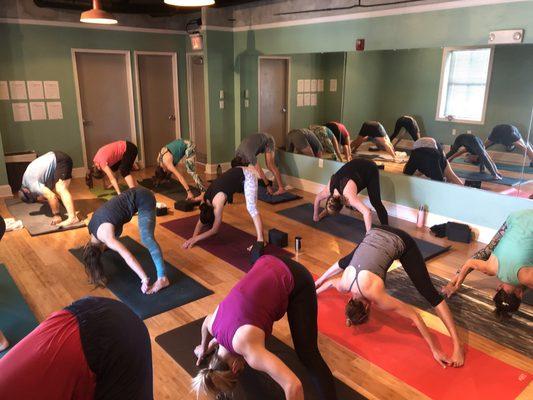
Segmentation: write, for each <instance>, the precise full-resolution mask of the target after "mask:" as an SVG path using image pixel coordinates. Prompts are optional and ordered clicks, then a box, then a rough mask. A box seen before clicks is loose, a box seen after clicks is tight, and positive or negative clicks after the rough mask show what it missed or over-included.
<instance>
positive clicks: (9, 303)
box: [0, 264, 39, 358]
mask: <svg viewBox="0 0 533 400" xmlns="http://www.w3.org/2000/svg"><path fill="white" fill-rule="evenodd" d="M37 325H39V323H38V322H37V319H36V318H35V316H34V315H33V313H32V312H31V310H30V308H29V307H28V304H27V303H26V301H25V300H24V297H22V294H21V293H20V291H19V289H18V288H17V285H16V284H15V282H14V281H13V278H11V275H9V272H8V270H7V268H6V267H5V265H3V264H0V330H2V332H3V333H4V335H5V336H6V338H7V340H8V341H9V344H10V346H9V347H8V348H7V349H6V350H4V351H2V352H0V358H2V357H3V356H4V355H5V354H6V353H7V352H8V351H9V349H11V348H12V347H13V346H14V345H15V344H17V343H18V342H20V341H21V340H22V339H23V338H24V337H25V336H26V335H27V334H28V333H30V332H31V331H32V330H34V329H35V328H36V327H37Z"/></svg>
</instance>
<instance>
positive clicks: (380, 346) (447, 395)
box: [318, 290, 532, 400]
mask: <svg viewBox="0 0 533 400" xmlns="http://www.w3.org/2000/svg"><path fill="white" fill-rule="evenodd" d="M347 299H348V298H347V297H346V296H345V295H341V294H340V293H338V292H337V291H335V290H328V291H327V292H324V293H322V294H320V296H319V297H318V328H319V331H320V332H321V333H322V334H324V335H326V336H328V337H329V338H331V339H332V340H334V341H335V342H337V343H339V344H340V345H342V346H345V347H346V348H347V349H349V350H351V351H352V352H354V353H355V354H356V355H357V356H358V357H362V358H364V359H366V360H368V361H369V362H371V363H372V364H375V365H377V366H378V367H380V368H382V369H384V370H385V371H387V372H388V373H390V374H391V375H394V376H395V377H396V378H398V379H400V380H401V381H403V382H405V383H407V384H408V385H410V386H412V387H413V388H415V389H417V390H419V391H420V392H422V393H423V394H425V395H426V396H428V397H429V398H431V399H434V400H445V399H499V400H504V399H514V398H516V396H518V395H519V394H520V392H522V391H523V390H524V389H525V388H526V387H527V385H528V384H529V382H530V381H531V380H532V376H531V375H530V374H528V373H527V372H526V371H523V370H520V369H518V368H515V367H513V366H511V365H508V364H506V363H504V362H502V361H500V360H497V359H496V358H493V357H491V356H490V355H488V354H485V353H483V352H481V351H479V350H477V349H475V348H473V347H471V346H468V345H466V346H465V350H466V353H465V354H466V356H465V364H464V366H463V367H461V368H445V369H444V368H442V367H441V366H440V365H439V364H438V363H437V362H436V361H435V360H434V359H433V356H432V354H431V352H430V351H429V349H428V346H427V344H426V342H425V340H424V339H423V338H422V336H420V334H419V332H418V330H417V329H416V327H415V326H414V325H413V324H412V323H411V322H410V321H409V320H407V319H405V318H403V317H401V316H400V315H398V314H396V313H394V312H387V313H385V312H382V311H380V310H379V309H377V307H373V308H372V311H371V312H370V320H369V321H368V322H367V323H365V324H362V325H359V326H352V327H350V328H348V327H346V325H345V317H344V307H345V305H346V302H347ZM430 333H431V334H432V335H433V337H434V338H435V339H437V340H438V342H439V343H440V347H441V349H443V350H444V351H445V352H446V354H450V351H451V341H450V339H449V337H448V336H445V335H443V334H441V333H439V332H437V331H434V330H432V329H430Z"/></svg>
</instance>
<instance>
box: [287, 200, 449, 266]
mask: <svg viewBox="0 0 533 400" xmlns="http://www.w3.org/2000/svg"><path fill="white" fill-rule="evenodd" d="M277 213H278V214H281V215H283V216H285V217H287V218H290V219H293V220H295V221H298V222H300V223H302V224H305V225H308V226H310V227H312V228H316V229H318V230H321V231H322V232H326V233H329V234H331V235H334V236H337V237H340V238H342V239H345V240H349V241H351V242H353V243H361V241H362V240H363V238H364V237H365V233H366V232H365V224H364V222H363V221H361V220H359V219H356V218H353V217H350V216H348V215H345V214H337V215H335V216H333V217H332V216H329V217H325V218H323V219H322V220H321V221H320V222H314V221H313V205H312V204H310V203H305V204H301V205H299V206H296V207H292V208H287V209H285V210H281V211H278V212H277ZM413 239H414V240H415V242H416V244H417V245H418V248H419V249H420V251H421V252H422V255H423V256H424V260H426V261H427V260H430V259H432V258H433V257H436V256H438V255H440V254H442V253H445V252H447V251H448V250H449V249H450V247H451V246H446V247H443V246H439V245H438V244H434V243H431V242H426V241H425V240H422V239H417V238H413Z"/></svg>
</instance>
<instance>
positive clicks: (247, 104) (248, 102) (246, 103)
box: [244, 99, 250, 108]
mask: <svg viewBox="0 0 533 400" xmlns="http://www.w3.org/2000/svg"><path fill="white" fill-rule="evenodd" d="M248 107H250V100H248V99H244V108H248Z"/></svg>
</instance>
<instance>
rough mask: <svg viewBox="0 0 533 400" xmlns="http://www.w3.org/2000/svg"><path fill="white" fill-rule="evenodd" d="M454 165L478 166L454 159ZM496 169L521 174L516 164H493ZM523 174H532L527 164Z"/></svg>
mask: <svg viewBox="0 0 533 400" xmlns="http://www.w3.org/2000/svg"><path fill="white" fill-rule="evenodd" d="M453 162H454V163H458V164H465V165H473V166H478V165H479V164H472V163H469V162H467V161H466V160H465V159H464V158H456V159H454V160H453ZM495 164H496V167H498V169H501V170H504V171H509V172H522V166H521V165H517V164H502V163H495ZM523 168H524V173H526V174H533V168H532V167H530V166H529V165H528V164H526V165H524V167H523Z"/></svg>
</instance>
